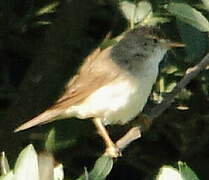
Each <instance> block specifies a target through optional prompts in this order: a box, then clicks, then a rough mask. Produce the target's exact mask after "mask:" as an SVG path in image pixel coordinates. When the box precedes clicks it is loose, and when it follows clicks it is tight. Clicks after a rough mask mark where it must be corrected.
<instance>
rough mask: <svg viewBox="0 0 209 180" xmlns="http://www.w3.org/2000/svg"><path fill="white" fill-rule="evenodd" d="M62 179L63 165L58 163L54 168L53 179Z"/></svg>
mask: <svg viewBox="0 0 209 180" xmlns="http://www.w3.org/2000/svg"><path fill="white" fill-rule="evenodd" d="M63 179H64V170H63V165H62V164H58V165H57V166H56V167H55V168H54V180H63Z"/></svg>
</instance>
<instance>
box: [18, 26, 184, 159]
mask: <svg viewBox="0 0 209 180" xmlns="http://www.w3.org/2000/svg"><path fill="white" fill-rule="evenodd" d="M153 32H154V31H153V29H152V28H147V27H141V28H137V29H134V30H131V31H129V32H127V33H125V35H123V37H122V38H121V40H120V41H119V42H118V43H117V44H116V45H114V46H110V47H108V48H106V49H104V50H100V49H99V48H98V49H96V50H95V51H94V52H93V53H91V54H90V55H89V56H88V57H87V58H86V59H85V61H84V63H83V65H82V66H81V67H80V69H79V70H78V72H77V74H75V75H74V76H73V77H72V79H71V80H70V81H69V83H68V84H67V86H66V91H65V92H64V94H63V95H62V96H61V97H60V98H59V99H58V100H57V101H56V102H55V103H54V105H52V106H51V107H50V108H49V109H47V110H46V111H44V112H43V113H41V114H40V115H38V116H37V117H35V118H33V119H32V120H30V121H29V122H26V123H25V124H23V125H21V126H20V127H18V128H17V129H16V130H15V132H17V131H21V130H24V129H27V128H30V127H33V126H35V125H38V124H44V123H48V122H51V121H54V120H57V119H63V118H69V117H77V118H80V119H86V118H92V120H93V122H94V124H95V125H96V128H97V130H98V132H99V134H100V135H101V136H102V138H103V139H104V141H105V144H106V151H105V153H106V154H107V155H109V156H111V157H118V156H119V154H120V150H119V149H118V148H117V147H116V146H115V144H114V143H113V142H112V140H111V138H110V137H109V135H108V132H107V131H106V129H105V126H106V125H109V124H110V125H111V124H125V123H127V122H129V121H130V120H132V119H133V118H134V117H135V116H137V115H138V114H139V113H140V112H141V111H142V109H143V107H144V105H145V104H146V102H147V98H148V96H149V94H150V92H151V89H152V86H153V84H154V82H155V81H156V78H157V75H158V65H159V63H160V62H161V60H162V59H163V57H164V55H165V54H166V52H167V51H168V50H169V49H170V48H171V47H178V46H182V45H181V44H178V43H171V42H169V41H168V40H165V39H161V38H159V37H157V35H156V34H153Z"/></svg>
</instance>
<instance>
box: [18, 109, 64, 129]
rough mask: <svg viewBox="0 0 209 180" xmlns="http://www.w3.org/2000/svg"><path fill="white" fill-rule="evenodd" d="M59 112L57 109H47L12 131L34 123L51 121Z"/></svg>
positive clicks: (26, 127)
mask: <svg viewBox="0 0 209 180" xmlns="http://www.w3.org/2000/svg"><path fill="white" fill-rule="evenodd" d="M60 114H61V112H60V111H59V110H47V111H45V112H43V113H41V114H40V115H38V116H36V117H35V118H33V119H31V120H30V121H28V122H26V123H24V124H22V125H21V126H19V127H18V128H16V129H15V130H14V132H18V131H22V130H25V129H28V128H31V127H33V126H36V125H40V124H45V123H48V122H51V121H53V120H56V119H57V117H58V116H59V115H60Z"/></svg>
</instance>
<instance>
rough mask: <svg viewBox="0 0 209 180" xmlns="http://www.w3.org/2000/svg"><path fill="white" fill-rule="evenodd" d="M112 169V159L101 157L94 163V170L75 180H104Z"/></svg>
mask: <svg viewBox="0 0 209 180" xmlns="http://www.w3.org/2000/svg"><path fill="white" fill-rule="evenodd" d="M112 167H113V159H112V158H111V157H108V156H105V155H103V156H101V157H100V158H99V159H98V160H97V161H96V163H95V165H94V168H93V169H92V171H91V172H90V173H89V174H88V173H85V174H84V175H82V176H81V177H80V178H79V179H77V180H86V179H89V180H104V179H105V178H106V177H107V175H108V174H109V173H110V171H111V169H112Z"/></svg>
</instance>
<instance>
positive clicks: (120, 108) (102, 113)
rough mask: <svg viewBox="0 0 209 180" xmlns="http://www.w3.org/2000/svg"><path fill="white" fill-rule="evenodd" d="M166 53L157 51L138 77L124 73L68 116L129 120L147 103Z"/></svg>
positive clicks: (137, 73)
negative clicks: (160, 63)
mask: <svg viewBox="0 0 209 180" xmlns="http://www.w3.org/2000/svg"><path fill="white" fill-rule="evenodd" d="M165 52H166V50H165ZM165 52H164V53H161V51H157V52H156V54H153V56H152V57H150V59H148V60H147V61H146V63H140V66H139V67H138V71H137V72H136V74H135V75H134V76H131V75H130V74H127V73H125V72H124V74H123V75H121V76H120V77H119V78H117V79H116V80H115V81H113V82H111V83H109V84H107V85H106V86H103V87H101V88H99V89H98V90H96V91H95V92H94V93H92V94H91V95H90V96H89V97H88V98H86V99H85V101H83V102H82V103H81V104H79V105H76V106H71V107H70V108H69V109H68V110H67V111H66V116H75V117H78V118H80V119H86V118H89V117H100V118H101V119H102V120H103V123H104V124H105V125H108V124H125V123H127V122H128V121H130V120H131V119H133V118H134V117H135V116H137V115H138V114H139V113H140V112H141V111H142V109H143V107H144V105H145V104H146V102H147V98H148V97H149V94H150V92H151V89H152V86H153V84H154V82H155V80H156V77H157V74H158V64H159V62H160V60H161V59H162V58H163V56H164V54H165ZM156 58H157V60H156ZM159 59H160V60H159Z"/></svg>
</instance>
